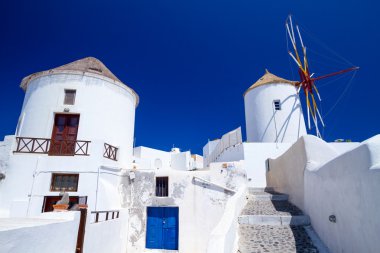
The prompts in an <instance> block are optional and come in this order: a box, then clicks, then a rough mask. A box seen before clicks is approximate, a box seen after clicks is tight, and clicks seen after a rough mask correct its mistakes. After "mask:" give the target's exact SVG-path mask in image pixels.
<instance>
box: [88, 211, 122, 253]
mask: <svg viewBox="0 0 380 253" xmlns="http://www.w3.org/2000/svg"><path fill="white" fill-rule="evenodd" d="M128 216H129V215H128V210H126V209H122V210H121V211H120V214H119V218H117V219H113V220H108V221H100V222H98V223H94V222H93V218H94V217H93V215H90V214H88V216H87V217H88V219H87V226H86V233H85V239H84V253H104V252H109V253H125V252H126V250H127V240H128Z"/></svg>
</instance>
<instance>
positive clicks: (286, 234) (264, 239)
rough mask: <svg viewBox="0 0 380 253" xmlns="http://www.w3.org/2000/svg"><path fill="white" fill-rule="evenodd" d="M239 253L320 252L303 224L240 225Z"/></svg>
mask: <svg viewBox="0 0 380 253" xmlns="http://www.w3.org/2000/svg"><path fill="white" fill-rule="evenodd" d="M238 252H239V253H259V252H260V253H261V252H270V253H296V252H308V253H318V252H319V250H318V248H317V246H316V245H315V244H314V242H313V241H312V239H311V238H310V237H309V235H308V233H307V231H306V230H305V228H304V227H303V226H271V225H244V224H241V225H240V226H239V250H238Z"/></svg>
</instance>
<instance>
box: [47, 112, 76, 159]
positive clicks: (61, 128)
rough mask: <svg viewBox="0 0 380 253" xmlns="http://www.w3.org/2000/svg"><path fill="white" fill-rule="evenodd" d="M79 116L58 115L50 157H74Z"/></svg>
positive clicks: (55, 121) (56, 116)
mask: <svg viewBox="0 0 380 253" xmlns="http://www.w3.org/2000/svg"><path fill="white" fill-rule="evenodd" d="M78 127H79V114H56V115H55V119H54V126H53V132H52V135H51V143H50V150H49V155H74V153H75V145H76V140H77V134H78Z"/></svg>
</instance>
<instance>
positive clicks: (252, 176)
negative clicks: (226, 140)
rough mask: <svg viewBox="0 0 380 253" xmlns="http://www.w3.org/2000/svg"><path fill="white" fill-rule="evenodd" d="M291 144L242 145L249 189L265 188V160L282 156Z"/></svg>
mask: <svg viewBox="0 0 380 253" xmlns="http://www.w3.org/2000/svg"><path fill="white" fill-rule="evenodd" d="M291 145H292V143H243V146H244V168H245V170H246V171H247V177H248V186H249V187H266V186H267V182H266V171H267V159H268V158H276V157H278V156H279V155H281V154H283V153H284V152H285V151H286V150H287V149H288V148H289V147H290V146H291Z"/></svg>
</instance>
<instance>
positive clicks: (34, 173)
mask: <svg viewBox="0 0 380 253" xmlns="http://www.w3.org/2000/svg"><path fill="white" fill-rule="evenodd" d="M40 158H41V156H38V157H37V162H36V167H35V168H34V171H33V180H32V186H31V188H30V193H29V200H28V209H27V210H26V216H27V217H28V216H29V209H30V203H31V202H32V196H33V188H34V181H35V180H36V176H37V174H38V173H37V170H38V163H39V161H40Z"/></svg>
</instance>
